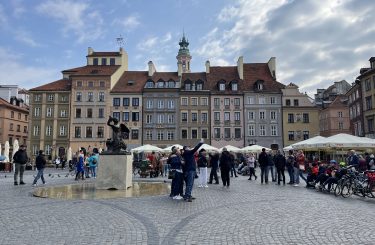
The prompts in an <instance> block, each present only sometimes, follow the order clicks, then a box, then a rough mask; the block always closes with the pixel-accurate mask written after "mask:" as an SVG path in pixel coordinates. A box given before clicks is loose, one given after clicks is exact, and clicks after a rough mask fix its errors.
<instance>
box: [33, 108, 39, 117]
mask: <svg viewBox="0 0 375 245" xmlns="http://www.w3.org/2000/svg"><path fill="white" fill-rule="evenodd" d="M34 116H35V117H39V116H40V107H35V108H34Z"/></svg>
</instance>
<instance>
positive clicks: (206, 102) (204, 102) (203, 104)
mask: <svg viewBox="0 0 375 245" xmlns="http://www.w3.org/2000/svg"><path fill="white" fill-rule="evenodd" d="M201 105H202V106H208V98H201Z"/></svg>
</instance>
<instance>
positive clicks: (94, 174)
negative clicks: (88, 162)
mask: <svg viewBox="0 0 375 245" xmlns="http://www.w3.org/2000/svg"><path fill="white" fill-rule="evenodd" d="M90 172H91V177H94V178H95V177H96V166H93V167H90Z"/></svg>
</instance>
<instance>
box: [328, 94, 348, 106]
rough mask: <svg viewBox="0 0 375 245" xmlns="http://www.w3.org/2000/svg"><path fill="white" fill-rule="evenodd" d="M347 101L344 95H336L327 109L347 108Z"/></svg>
mask: <svg viewBox="0 0 375 245" xmlns="http://www.w3.org/2000/svg"><path fill="white" fill-rule="evenodd" d="M347 101H348V98H347V97H346V96H345V95H338V96H336V98H335V99H334V100H333V101H332V103H331V104H329V106H328V107H329V108H339V107H347Z"/></svg>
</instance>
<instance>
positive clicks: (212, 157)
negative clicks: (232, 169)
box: [208, 153, 220, 185]
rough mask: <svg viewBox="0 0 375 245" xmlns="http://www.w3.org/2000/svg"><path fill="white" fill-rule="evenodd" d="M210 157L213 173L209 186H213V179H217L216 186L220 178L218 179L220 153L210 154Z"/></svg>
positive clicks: (211, 173)
mask: <svg viewBox="0 0 375 245" xmlns="http://www.w3.org/2000/svg"><path fill="white" fill-rule="evenodd" d="M209 156H210V164H211V172H210V181H209V182H208V184H212V179H215V184H217V185H218V184H219V178H218V177H217V169H218V168H219V157H220V155H219V153H215V154H209Z"/></svg>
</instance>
